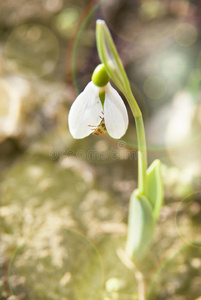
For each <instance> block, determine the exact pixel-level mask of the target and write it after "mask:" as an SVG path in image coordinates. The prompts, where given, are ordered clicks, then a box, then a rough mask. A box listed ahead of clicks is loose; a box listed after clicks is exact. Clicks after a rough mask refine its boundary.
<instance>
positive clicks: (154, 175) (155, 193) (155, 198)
mask: <svg viewBox="0 0 201 300" xmlns="http://www.w3.org/2000/svg"><path fill="white" fill-rule="evenodd" d="M146 196H147V199H148V200H149V202H150V204H151V206H152V209H153V217H154V219H155V220H157V219H158V217H159V214H160V210H161V206H162V203H163V183H162V178H161V162H160V160H158V159H156V160H155V161H154V162H153V163H152V164H151V166H150V167H149V168H148V170H147V193H146Z"/></svg>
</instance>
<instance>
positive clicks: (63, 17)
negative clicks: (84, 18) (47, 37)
mask: <svg viewBox="0 0 201 300" xmlns="http://www.w3.org/2000/svg"><path fill="white" fill-rule="evenodd" d="M78 18H79V11H78V9H77V8H76V7H75V8H73V7H71V8H67V9H64V10H62V11H61V12H60V13H59V14H58V15H57V16H56V17H55V19H54V26H55V28H56V30H57V31H58V32H59V33H60V34H61V35H62V36H63V37H65V38H69V37H70V36H71V35H72V31H73V29H74V28H75V26H76V24H77V22H78Z"/></svg>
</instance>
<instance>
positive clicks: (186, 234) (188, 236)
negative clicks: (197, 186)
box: [175, 191, 201, 248]
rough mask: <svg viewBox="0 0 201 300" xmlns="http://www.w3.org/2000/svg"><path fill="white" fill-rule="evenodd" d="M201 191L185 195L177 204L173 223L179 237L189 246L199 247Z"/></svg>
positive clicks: (200, 239) (200, 234)
mask: <svg viewBox="0 0 201 300" xmlns="http://www.w3.org/2000/svg"><path fill="white" fill-rule="evenodd" d="M200 216H201V192H200V191H197V192H193V193H191V194H189V195H187V196H186V197H185V198H184V199H183V200H182V201H181V202H180V204H179V205H178V207H177V211H176V216H175V223H176V226H177V231H178V234H179V236H180V237H181V239H182V240H183V241H184V242H185V243H187V244H188V245H190V246H193V247H195V248H201V223H200Z"/></svg>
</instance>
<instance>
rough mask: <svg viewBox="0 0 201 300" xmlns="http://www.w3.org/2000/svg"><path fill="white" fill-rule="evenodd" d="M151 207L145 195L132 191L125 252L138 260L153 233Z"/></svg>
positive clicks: (145, 250)
mask: <svg viewBox="0 0 201 300" xmlns="http://www.w3.org/2000/svg"><path fill="white" fill-rule="evenodd" d="M154 225H155V222H154V219H153V215H152V208H151V205H150V203H149V201H148V200H147V198H146V197H145V196H142V195H138V194H137V191H134V192H133V193H132V195H131V200H130V209H129V217H128V238H127V244H126V252H127V253H128V255H129V256H130V257H131V258H132V259H133V260H134V261H135V262H139V261H140V260H142V258H143V257H144V256H145V254H146V253H147V251H148V249H149V246H150V243H151V241H152V237H153V233H154Z"/></svg>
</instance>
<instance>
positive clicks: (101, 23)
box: [96, 19, 105, 25]
mask: <svg viewBox="0 0 201 300" xmlns="http://www.w3.org/2000/svg"><path fill="white" fill-rule="evenodd" d="M96 23H97V25H104V24H105V21H104V20H101V19H98V20H97V21H96Z"/></svg>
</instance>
